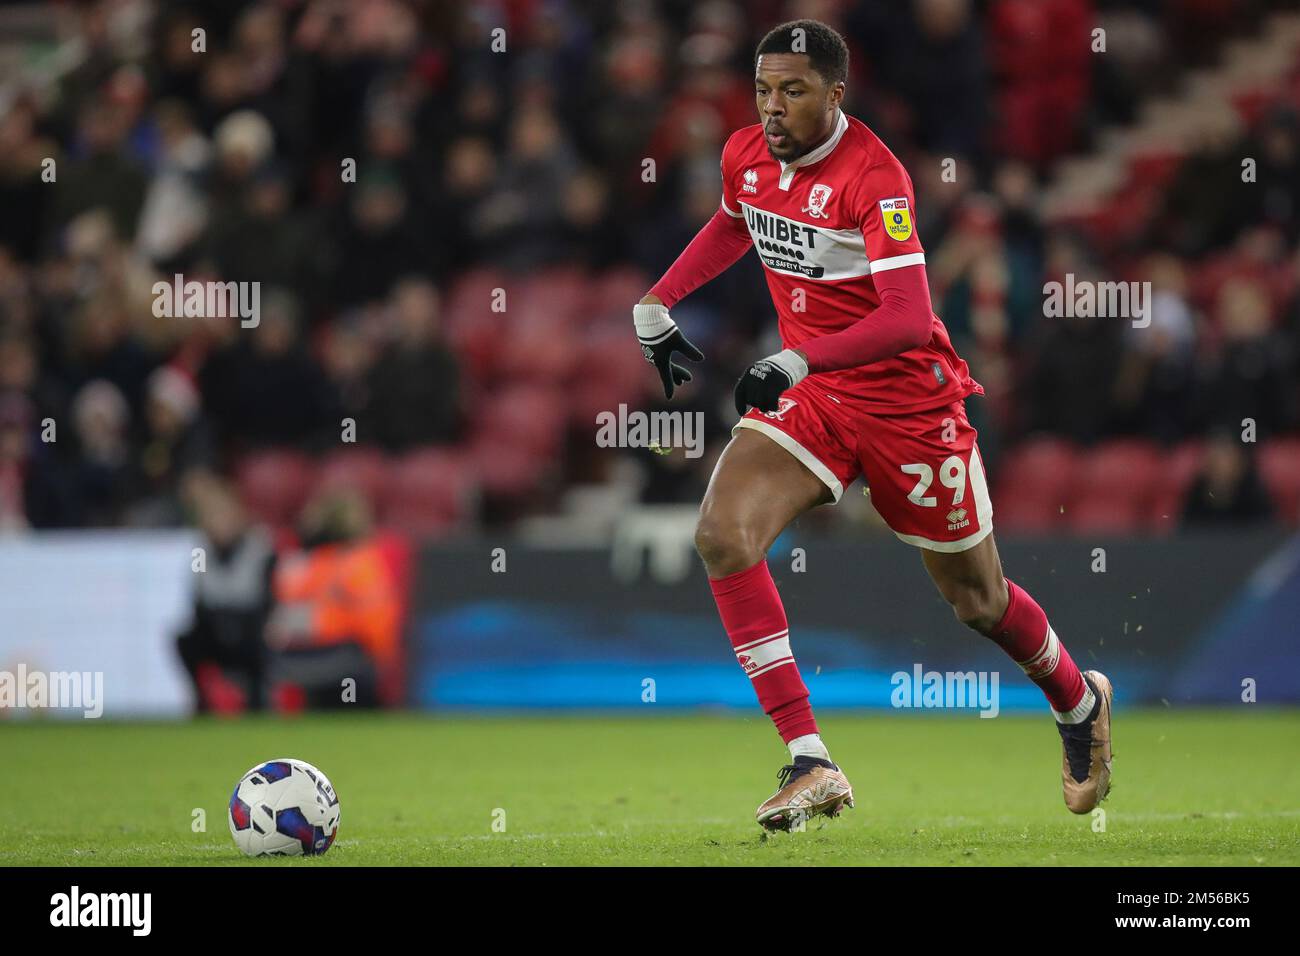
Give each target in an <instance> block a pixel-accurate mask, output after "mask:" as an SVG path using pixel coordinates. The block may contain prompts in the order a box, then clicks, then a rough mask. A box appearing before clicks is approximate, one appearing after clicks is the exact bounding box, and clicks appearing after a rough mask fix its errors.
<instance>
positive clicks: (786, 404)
mask: <svg viewBox="0 0 1300 956" xmlns="http://www.w3.org/2000/svg"><path fill="white" fill-rule="evenodd" d="M798 404H799V403H798V402H796V401H795V400H794V399H793V398H785V397H784V396H782V397H781V398H779V399H777V402H776V411H774V412H763V414H764V415H766V416H767V417H768V418H775V419H776V420H777V421H778V422H783V421H785V419H784V418H782V417H781V416H782V415H784V414H785V413H786V412H788V411H789V410H790V409H792V408H794V407H795V406H796V405H798Z"/></svg>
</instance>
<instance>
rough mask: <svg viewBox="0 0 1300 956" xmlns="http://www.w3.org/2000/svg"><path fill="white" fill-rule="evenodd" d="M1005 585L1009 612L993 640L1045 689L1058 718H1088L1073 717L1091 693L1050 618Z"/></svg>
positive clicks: (1024, 594) (1024, 595)
mask: <svg viewBox="0 0 1300 956" xmlns="http://www.w3.org/2000/svg"><path fill="white" fill-rule="evenodd" d="M1006 582H1007V610H1006V613H1004V614H1003V615H1002V620H1000V621H998V623H997V626H996V627H994V628H993V633H992V635H990V637H991V639H992V640H993V642H994V643H995V644H997V645H998V646H999V647H1001V648H1002V649H1003V650H1004V651H1006V652H1007V653H1008V654H1010V655H1011V659H1012V660H1013V661H1015V662H1016V663H1017V664H1019V665H1020V669H1021V670H1023V671H1024V672H1025V674H1026V675H1028V677H1029V679H1030V680H1032V681H1033V682H1034V683H1035V684H1037V685H1038V686H1039V687H1041V688H1042V689H1043V693H1044V694H1046V695H1047V699H1048V701H1049V702H1050V703H1051V705H1052V710H1054V711H1056V712H1057V713H1058V715H1069V716H1070V717H1072V718H1074V719H1082V718H1083V717H1086V716H1087V714H1082V715H1079V714H1072V713H1071V712H1072V711H1074V709H1075V708H1076V707H1078V706H1079V704H1080V702H1081V701H1082V700H1083V697H1084V694H1085V692H1086V691H1087V689H1088V688H1087V685H1086V684H1084V682H1083V675H1082V674H1081V673H1079V668H1078V667H1076V666H1075V664H1074V661H1073V659H1072V658H1071V657H1070V654H1069V652H1068V651H1067V650H1066V649H1065V645H1064V644H1062V643H1061V642H1060V641H1059V640H1058V639H1057V637H1056V632H1055V631H1054V630H1052V626H1051V625H1050V624H1048V623H1047V615H1046V614H1044V613H1043V609H1042V608H1041V607H1039V606H1038V602H1037V601H1035V600H1034V599H1033V598H1032V597H1030V596H1029V593H1028V592H1027V591H1025V590H1024V589H1023V588H1022V587H1020V586H1019V585H1018V584H1016V583H1015V582H1014V581H1012V580H1011V579H1009V578H1008V579H1006ZM1070 722H1073V721H1070Z"/></svg>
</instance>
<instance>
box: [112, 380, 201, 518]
mask: <svg viewBox="0 0 1300 956" xmlns="http://www.w3.org/2000/svg"><path fill="white" fill-rule="evenodd" d="M144 429H145V430H144V435H143V438H142V441H141V446H140V449H139V451H138V453H137V455H136V460H135V463H134V467H133V468H132V482H133V484H134V488H133V492H134V494H133V496H132V497H133V499H134V500H133V503H132V505H131V507H130V509H129V511H128V515H127V520H128V521H129V523H131V524H134V525H150V526H166V525H177V524H180V523H181V521H182V518H183V517H184V510H183V507H182V503H181V501H180V496H179V491H180V487H181V479H182V478H184V477H185V476H186V475H188V474H190V473H192V472H194V471H198V470H208V469H211V468H212V467H214V465H215V464H216V454H215V449H214V446H213V439H212V434H211V430H210V429H209V427H208V423H207V421H206V420H205V419H204V418H203V415H202V410H201V407H200V404H199V390H198V388H197V387H196V386H195V384H194V382H193V380H192V379H190V377H189V376H188V375H186V374H185V373H184V372H182V371H180V370H179V369H176V368H174V367H172V366H170V365H165V366H162V367H161V368H159V369H158V370H157V371H155V372H154V373H153V374H152V375H151V376H150V377H149V386H148V399H147V400H146V402H145V409H144Z"/></svg>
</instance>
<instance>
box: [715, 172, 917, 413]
mask: <svg viewBox="0 0 1300 956" xmlns="http://www.w3.org/2000/svg"><path fill="white" fill-rule="evenodd" d="M864 187H865V189H864V191H865V193H866V195H867V196H870V197H873V198H872V199H871V201H870V203H869V205H867V206H866V207H865V211H864V215H863V219H862V223H861V225H862V235H863V239H864V240H865V245H866V252H867V257H868V259H870V261H871V276H872V279H873V281H874V282H875V286H876V292H877V295H878V296H879V298H880V305H879V306H878V307H877V308H875V309H873V310H872V311H871V313H870V314H868V315H866V316H864V317H863V318H861V319H859V320H858V321H857V322H855V323H853V324H852V325H850V326H849V327H848V328H846V329H841V330H840V331H838V332H832V333H830V334H828V335H819V336H816V337H814V338H811V339H807V340H805V341H803V342H801V343H799V347H798V348H797V349H785V350H784V351H781V352H778V353H777V354H775V355H769V356H768V357H767V358H765V359H760V360H759V361H758V362H755V363H754V364H753V365H752V366H750V368H749V370H748V371H746V372H745V374H744V375H743V376H741V379H740V381H739V382H737V383H736V390H735V400H736V411H737V412H738V413H739V414H741V415H743V414H745V409H746V408H747V407H748V406H750V405H752V406H754V407H755V408H758V409H760V410H762V411H765V412H766V411H775V410H776V407H777V401H778V399H779V398H780V395H781V393H782V392H783V391H785V390H786V389H788V388H792V387H793V386H795V385H796V384H798V383H799V382H801V381H802V380H803V379H804V378H805V377H806V376H808V375H809V374H811V373H813V372H830V371H833V370H835V369H841V368H856V367H858V366H860V365H870V364H871V363H872V362H879V361H882V360H883V359H887V358H893V357H894V356H895V355H898V354H900V353H902V352H906V351H908V350H909V349H914V348H917V347H919V346H921V345H924V344H925V343H926V342H928V341H929V340H930V335H931V328H932V322H933V306H932V304H931V302H930V283H929V280H928V279H927V278H926V274H925V251H924V250H923V249H922V248H921V242H920V240H919V239H918V238H917V236H916V228H915V225H914V223H913V220H912V215H913V212H914V209H913V205H914V203H913V201H912V184H911V182H910V181H908V180H907V176H906V174H905V173H904V172H903V170H902V169H901V167H898V166H897V165H896V164H893V163H890V164H887V165H885V164H882V165H881V166H876V167H872V169H870V170H868V172H867V174H866V177H865V183H864ZM900 201H901V202H902V205H901V206H900V205H899V203H900Z"/></svg>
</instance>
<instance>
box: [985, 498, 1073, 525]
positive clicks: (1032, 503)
mask: <svg viewBox="0 0 1300 956" xmlns="http://www.w3.org/2000/svg"><path fill="white" fill-rule="evenodd" d="M1061 520H1062V516H1061V512H1060V505H1059V504H1058V503H1057V502H1055V501H1052V500H1049V499H1047V498H1042V497H1025V496H1019V495H1016V494H1008V495H1006V496H1005V497H1000V498H994V499H993V525H994V527H996V528H997V529H998V530H999V531H1014V532H1017V533H1019V534H1047V533H1049V532H1052V531H1055V530H1056V529H1057V528H1059V527H1060V525H1061Z"/></svg>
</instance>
